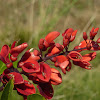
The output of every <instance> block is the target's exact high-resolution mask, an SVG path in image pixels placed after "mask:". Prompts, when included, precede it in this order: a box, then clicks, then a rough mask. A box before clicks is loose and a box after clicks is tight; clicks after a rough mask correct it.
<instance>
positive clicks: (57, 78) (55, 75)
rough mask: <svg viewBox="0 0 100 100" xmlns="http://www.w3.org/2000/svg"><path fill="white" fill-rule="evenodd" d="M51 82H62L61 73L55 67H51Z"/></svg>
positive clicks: (56, 83)
mask: <svg viewBox="0 0 100 100" xmlns="http://www.w3.org/2000/svg"><path fill="white" fill-rule="evenodd" d="M50 82H51V84H53V85H58V84H60V83H62V77H61V74H60V72H59V71H58V70H56V69H55V68H51V78H50Z"/></svg>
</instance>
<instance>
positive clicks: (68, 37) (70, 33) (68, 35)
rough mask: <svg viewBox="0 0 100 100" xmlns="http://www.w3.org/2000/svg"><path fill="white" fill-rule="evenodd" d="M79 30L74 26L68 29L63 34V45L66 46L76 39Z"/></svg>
mask: <svg viewBox="0 0 100 100" xmlns="http://www.w3.org/2000/svg"><path fill="white" fill-rule="evenodd" d="M76 33H77V30H75V31H74V30H73V29H72V28H69V29H67V30H66V31H65V32H64V33H63V34H62V36H63V45H64V47H66V46H67V45H68V44H69V43H70V42H72V41H73V40H74V39H75V36H76Z"/></svg>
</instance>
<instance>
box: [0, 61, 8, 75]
mask: <svg viewBox="0 0 100 100" xmlns="http://www.w3.org/2000/svg"><path fill="white" fill-rule="evenodd" d="M6 68H7V67H6V65H5V64H4V63H3V62H2V61H0V75H1V74H2V73H3V71H4V70H5V69H6Z"/></svg>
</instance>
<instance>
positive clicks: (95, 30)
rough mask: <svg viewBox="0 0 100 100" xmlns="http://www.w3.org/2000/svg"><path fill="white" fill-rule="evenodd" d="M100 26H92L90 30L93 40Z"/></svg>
mask: <svg viewBox="0 0 100 100" xmlns="http://www.w3.org/2000/svg"><path fill="white" fill-rule="evenodd" d="M98 30H99V28H95V29H94V27H93V28H92V30H91V31H90V39H91V40H93V39H94V37H95V35H96V34H97V32H98Z"/></svg>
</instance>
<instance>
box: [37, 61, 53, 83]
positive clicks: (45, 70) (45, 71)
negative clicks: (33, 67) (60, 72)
mask: <svg viewBox="0 0 100 100" xmlns="http://www.w3.org/2000/svg"><path fill="white" fill-rule="evenodd" d="M36 74H37V77H38V78H39V79H40V80H42V81H45V82H48V81H49V80H50V76H51V68H50V66H49V65H48V64H45V63H43V62H42V63H40V72H37V73H36Z"/></svg>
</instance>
